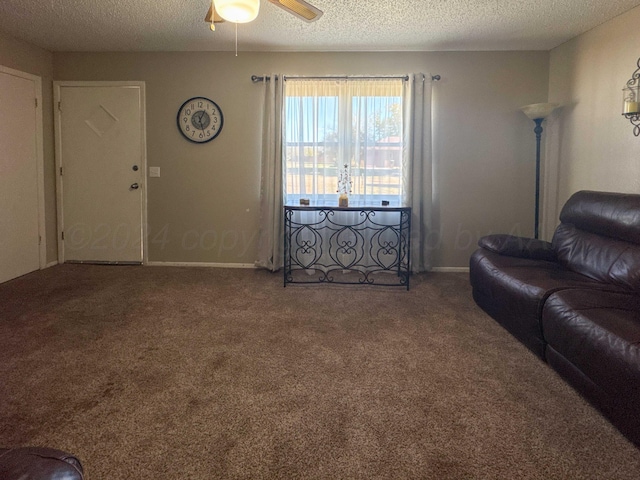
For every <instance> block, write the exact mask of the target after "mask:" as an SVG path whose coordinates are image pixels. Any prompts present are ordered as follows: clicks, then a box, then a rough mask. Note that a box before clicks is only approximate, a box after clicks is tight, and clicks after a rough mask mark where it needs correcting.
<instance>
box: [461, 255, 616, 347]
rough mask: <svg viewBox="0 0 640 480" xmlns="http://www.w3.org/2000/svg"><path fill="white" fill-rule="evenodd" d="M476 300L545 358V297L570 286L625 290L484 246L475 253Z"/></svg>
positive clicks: (473, 283) (472, 277) (472, 275)
mask: <svg viewBox="0 0 640 480" xmlns="http://www.w3.org/2000/svg"><path fill="white" fill-rule="evenodd" d="M470 281H471V286H472V287H473V294H474V298H475V300H476V302H477V303H478V304H479V305H480V306H481V307H482V308H483V309H484V310H485V311H486V312H487V313H489V315H491V316H492V317H493V318H495V319H496V320H497V321H498V322H499V323H500V324H502V325H503V326H504V327H505V328H507V330H509V331H510V332H511V333H512V334H513V335H514V336H515V337H516V338H518V339H519V340H520V341H521V342H523V343H524V344H525V345H527V347H529V348H530V349H531V350H533V351H534V352H535V353H536V354H537V355H538V356H540V357H543V352H544V344H545V342H544V339H543V336H542V329H541V326H540V315H541V313H542V307H543V305H544V302H545V300H546V299H547V297H548V296H549V295H551V294H552V293H553V292H555V291H558V290H563V289H567V288H586V289H590V288H592V289H610V290H613V291H620V290H622V289H621V288H620V287H616V286H613V285H607V284H602V283H600V282H597V281H595V280H593V279H591V278H589V277H586V276H584V275H581V274H579V273H575V272H572V271H570V270H567V269H565V268H564V267H562V266H561V265H560V264H558V263H555V262H548V261H544V260H533V259H528V258H518V257H510V256H505V255H500V254H497V253H494V252H491V251H489V250H486V249H483V248H480V249H478V250H476V251H475V252H474V253H473V255H472V256H471V261H470Z"/></svg>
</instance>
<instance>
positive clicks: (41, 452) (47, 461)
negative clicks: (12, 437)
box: [0, 447, 84, 480]
mask: <svg viewBox="0 0 640 480" xmlns="http://www.w3.org/2000/svg"><path fill="white" fill-rule="evenodd" d="M0 478H7V479H10V478H16V479H17V478H19V479H21V480H22V479H24V480H49V479H51V480H54V479H55V480H82V479H83V478H84V472H83V468H82V464H81V463H80V460H79V459H78V458H77V457H75V456H74V455H70V454H68V453H65V452H63V451H60V450H56V449H53V448H42V447H21V448H13V449H2V450H0Z"/></svg>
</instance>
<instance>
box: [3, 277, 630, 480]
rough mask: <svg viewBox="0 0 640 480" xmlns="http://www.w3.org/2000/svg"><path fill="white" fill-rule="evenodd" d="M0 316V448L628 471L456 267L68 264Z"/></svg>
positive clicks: (579, 475) (335, 468) (342, 472)
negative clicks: (342, 275)
mask: <svg viewBox="0 0 640 480" xmlns="http://www.w3.org/2000/svg"><path fill="white" fill-rule="evenodd" d="M0 314H1V315H0V317H1V320H0V415H1V422H0V446H18V445H43V446H50V447H55V448H59V449H62V450H66V451H69V452H73V453H75V454H77V455H78V456H79V457H80V458H81V459H82V461H83V463H84V465H85V468H86V471H87V473H88V478H89V479H92V480H97V479H129V480H130V479H213V478H252V479H256V478H257V479H259V478H287V479H289V478H327V479H337V478H350V479H351V478H353V479H357V478H362V479H370V478H399V479H405V478H407V479H408V478H425V479H449V478H450V479H476V478H477V479H498V478H500V479H501V478H508V479H514V478H532V479H533V478H540V479H564V478H576V479H600V480H601V479H626V478H629V479H632V478H633V479H637V478H639V477H638V472H640V452H639V451H638V450H637V449H636V448H635V447H633V446H632V445H631V444H630V443H629V442H628V441H627V440H625V439H624V438H623V437H622V436H621V435H620V434H619V433H618V432H617V430H615V429H614V428H613V427H612V426H611V425H610V424H609V423H608V422H607V421H606V420H605V419H604V418H602V417H601V416H600V415H599V414H598V413H597V412H596V411H595V410H594V409H592V408H591V407H590V406H589V405H588V404H587V403H586V402H585V401H584V400H582V399H581V397H580V396H579V395H578V394H577V393H575V392H574V391H573V390H572V389H571V388H570V387H569V386H568V385H566V384H565V383H564V382H563V381H562V380H561V379H560V378H559V377H557V376H556V374H555V373H554V372H553V371H552V370H551V369H549V368H548V367H547V366H546V365H545V364H544V363H542V362H540V361H539V360H537V359H536V358H535V357H534V356H533V355H532V354H531V353H529V351H528V350H526V349H525V348H524V347H523V346H522V345H520V344H519V343H518V342H517V341H516V340H515V339H513V338H512V337H511V336H510V335H509V334H508V333H507V332H506V331H504V330H503V329H502V328H501V327H500V326H499V325H498V324H496V323H495V322H494V321H493V320H491V319H490V318H489V317H488V316H486V315H485V314H484V313H483V312H482V311H481V310H479V309H478V308H477V307H476V306H475V304H474V303H473V301H472V299H471V295H470V288H469V285H468V278H467V275H466V274H444V273H441V274H428V275H417V276H414V277H413V278H412V288H411V290H410V291H409V292H407V291H405V290H404V289H402V288H384V287H377V288H375V287H357V286H356V287H352V286H330V285H329V286H327V285H323V286H296V285H292V286H288V287H287V288H283V287H282V278H281V276H280V275H272V274H269V273H266V272H263V271H253V270H220V269H204V268H168V267H167V268H165V267H122V266H121V267H109V266H87V265H62V266H58V267H54V268H51V269H48V270H45V271H42V272H36V273H34V274H31V275H27V276H25V277H22V278H19V279H16V280H13V281H11V282H7V283H5V284H2V285H0Z"/></svg>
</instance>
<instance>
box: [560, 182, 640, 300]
mask: <svg viewBox="0 0 640 480" xmlns="http://www.w3.org/2000/svg"><path fill="white" fill-rule="evenodd" d="M560 221H561V222H562V223H561V224H560V226H559V227H558V228H557V229H556V232H555V235H554V237H553V242H552V243H553V249H554V250H555V252H556V255H557V257H558V261H559V262H560V263H561V264H563V265H564V266H565V267H566V268H568V269H570V270H573V271H575V272H578V273H581V274H583V275H586V276H588V277H590V278H593V279H595V280H598V281H601V282H606V283H611V284H615V285H620V286H623V287H626V288H631V289H633V290H638V291H640V195H631V194H620V193H606V192H588V191H582V192H577V193H576V194H574V195H573V196H572V197H571V198H570V199H569V200H568V201H567V203H566V204H565V206H564V207H563V209H562V212H561V213H560Z"/></svg>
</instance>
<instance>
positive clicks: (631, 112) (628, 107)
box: [622, 58, 640, 137]
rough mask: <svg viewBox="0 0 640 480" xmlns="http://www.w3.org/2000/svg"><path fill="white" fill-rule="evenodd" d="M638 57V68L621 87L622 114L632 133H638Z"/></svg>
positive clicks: (639, 83)
mask: <svg viewBox="0 0 640 480" xmlns="http://www.w3.org/2000/svg"><path fill="white" fill-rule="evenodd" d="M638 80H640V58H639V59H638V68H637V69H636V71H635V72H633V75H632V76H631V79H630V80H629V81H628V82H627V86H626V87H624V88H623V89H622V115H624V116H625V117H626V118H627V119H628V120H629V121H630V122H631V124H632V125H633V134H634V135H635V136H636V137H637V136H638V135H640V82H639V81H638Z"/></svg>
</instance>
